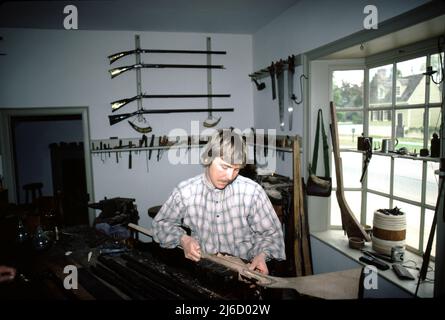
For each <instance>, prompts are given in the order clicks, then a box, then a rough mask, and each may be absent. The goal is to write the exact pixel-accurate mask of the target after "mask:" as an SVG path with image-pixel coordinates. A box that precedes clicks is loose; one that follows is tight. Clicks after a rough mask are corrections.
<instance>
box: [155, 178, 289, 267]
mask: <svg viewBox="0 0 445 320" xmlns="http://www.w3.org/2000/svg"><path fill="white" fill-rule="evenodd" d="M181 226H185V227H188V228H190V230H191V236H192V237H193V238H195V239H196V240H197V241H198V242H199V244H200V246H201V249H202V250H204V251H205V252H206V253H217V252H221V253H228V254H231V255H234V256H237V257H240V258H243V259H248V260H251V259H253V258H254V257H255V256H256V255H258V254H259V253H261V252H264V253H265V254H266V260H269V259H272V258H273V259H276V260H284V259H286V255H285V251H284V239H283V231H282V229H281V224H280V221H279V220H278V217H277V215H276V214H275V211H274V209H273V207H272V204H271V203H270V200H269V198H268V197H267V195H266V193H265V191H264V189H263V188H262V187H261V186H260V185H259V184H258V183H256V182H254V181H252V180H250V179H248V178H245V177H243V176H238V177H237V178H236V179H235V180H234V181H233V182H232V183H231V184H229V185H228V186H227V187H225V188H224V189H223V190H219V189H217V188H215V187H214V186H213V185H212V183H211V182H210V181H209V180H208V179H207V177H206V175H205V173H204V174H200V175H198V176H196V177H193V178H191V179H188V180H186V181H183V182H181V183H180V184H179V185H178V186H177V187H176V188H175V189H174V190H173V193H172V194H171V196H170V198H169V199H168V200H167V201H166V202H165V203H164V205H163V206H162V208H161V209H160V210H159V212H158V214H157V215H156V217H155V219H154V220H153V236H154V240H155V241H156V242H159V243H160V244H161V246H162V247H165V248H174V247H176V246H178V245H179V244H180V238H181V236H182V235H184V234H185V233H186V232H185V231H184V229H183V228H181Z"/></svg>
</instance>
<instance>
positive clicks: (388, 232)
mask: <svg viewBox="0 0 445 320" xmlns="http://www.w3.org/2000/svg"><path fill="white" fill-rule="evenodd" d="M405 239H406V215H405V214H401V215H397V216H396V215H386V214H384V213H381V212H378V211H375V212H374V220H373V228H372V249H374V251H376V252H379V253H383V254H386V255H389V256H390V255H391V248H392V247H394V246H402V247H405Z"/></svg>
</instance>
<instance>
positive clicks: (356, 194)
mask: <svg viewBox="0 0 445 320" xmlns="http://www.w3.org/2000/svg"><path fill="white" fill-rule="evenodd" d="M345 197H346V202H347V203H348V205H349V208H351V210H352V213H353V214H354V216H355V218H356V219H357V221H359V222H360V212H361V205H362V198H361V192H360V191H345ZM331 225H333V226H341V214H340V207H339V206H338V202H337V196H336V194H335V192H333V193H332V195H331Z"/></svg>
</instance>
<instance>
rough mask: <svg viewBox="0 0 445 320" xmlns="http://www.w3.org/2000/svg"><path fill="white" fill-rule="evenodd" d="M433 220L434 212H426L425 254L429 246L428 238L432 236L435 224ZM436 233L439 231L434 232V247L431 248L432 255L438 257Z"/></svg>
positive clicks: (427, 210)
mask: <svg viewBox="0 0 445 320" xmlns="http://www.w3.org/2000/svg"><path fill="white" fill-rule="evenodd" d="M433 218H434V211H432V210H429V209H426V210H425V227H424V233H423V252H425V250H426V246H427V244H428V238H429V236H430V232H431V225H432V224H433ZM436 233H437V230H436V231H435V232H434V238H433V245H432V247H431V255H432V256H435V255H436V238H437V237H436Z"/></svg>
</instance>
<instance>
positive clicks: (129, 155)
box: [128, 141, 133, 169]
mask: <svg viewBox="0 0 445 320" xmlns="http://www.w3.org/2000/svg"><path fill="white" fill-rule="evenodd" d="M128 147H129V149H130V150H129V151H128V169H131V167H132V162H133V161H132V156H131V148H132V147H133V142H131V141H129V142H128Z"/></svg>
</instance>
